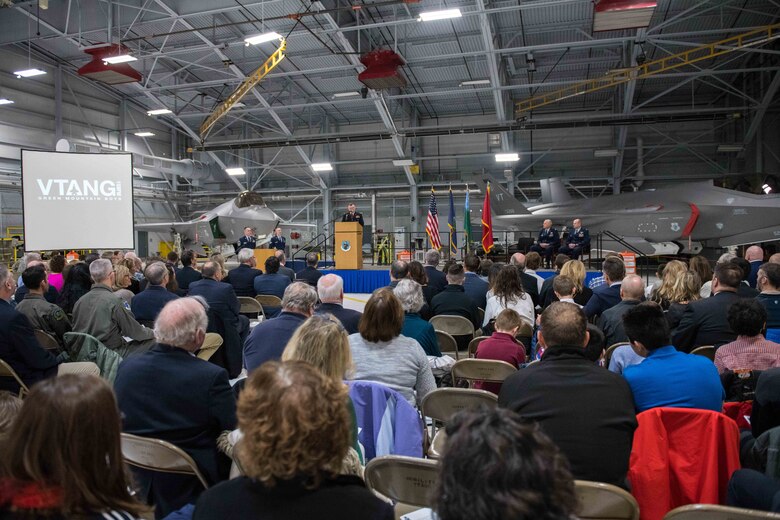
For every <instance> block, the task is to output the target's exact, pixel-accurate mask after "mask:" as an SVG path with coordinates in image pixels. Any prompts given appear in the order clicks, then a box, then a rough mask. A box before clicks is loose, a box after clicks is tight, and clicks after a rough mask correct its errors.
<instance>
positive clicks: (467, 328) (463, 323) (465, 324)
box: [430, 315, 474, 337]
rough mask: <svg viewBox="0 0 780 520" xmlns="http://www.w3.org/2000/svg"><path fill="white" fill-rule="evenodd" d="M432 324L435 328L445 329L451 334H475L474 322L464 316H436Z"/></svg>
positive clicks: (431, 320)
mask: <svg viewBox="0 0 780 520" xmlns="http://www.w3.org/2000/svg"><path fill="white" fill-rule="evenodd" d="M430 324H431V325H433V328H434V329H436V330H443V331H444V332H446V333H448V334H449V335H451V336H472V337H473V336H474V324H473V323H471V321H470V320H468V319H467V318H464V317H463V316H449V315H440V316H434V317H433V318H431V319H430Z"/></svg>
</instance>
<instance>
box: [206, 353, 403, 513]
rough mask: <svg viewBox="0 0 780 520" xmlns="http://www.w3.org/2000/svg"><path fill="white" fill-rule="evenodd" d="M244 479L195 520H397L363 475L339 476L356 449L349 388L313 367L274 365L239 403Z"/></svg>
mask: <svg viewBox="0 0 780 520" xmlns="http://www.w3.org/2000/svg"><path fill="white" fill-rule="evenodd" d="M238 426H239V428H240V429H241V431H242V432H243V434H244V436H243V438H242V440H241V442H240V443H239V444H238V445H237V446H236V451H237V456H238V459H239V461H240V462H241V467H242V468H243V470H244V473H245V476H242V477H239V478H235V479H233V480H229V481H226V482H222V483H220V484H218V485H216V486H215V487H213V488H211V489H209V490H207V491H205V492H204V493H203V494H202V495H201V496H200V498H199V499H198V502H197V503H196V505H195V513H194V515H193V519H194V520H212V519H213V520H224V519H226V518H241V519H248V520H252V519H263V520H277V519H279V520H282V519H285V520H287V519H293V518H296V519H297V518H311V519H315V518H316V519H331V518H332V519H342V518H350V519H355V520H363V519H365V520H369V519H370V520H391V519H392V518H394V515H393V507H392V506H391V505H390V504H387V503H385V502H383V501H381V500H379V499H378V498H377V497H375V496H374V495H373V494H372V493H371V492H370V491H369V490H368V489H366V487H365V485H364V484H363V481H362V480H361V479H360V478H359V477H355V476H351V475H350V476H347V475H339V471H340V468H341V463H342V460H343V459H344V456H345V455H346V453H347V450H348V448H349V445H350V432H349V412H348V411H347V389H346V388H345V387H344V385H343V383H341V382H340V381H336V380H334V379H333V378H331V377H328V376H325V375H324V374H323V373H322V372H320V371H319V370H317V369H316V368H314V367H312V366H311V365H309V364H308V363H304V362H301V361H287V362H284V363H278V362H276V361H269V362H266V363H264V364H262V365H261V366H260V367H259V368H257V369H256V370H255V371H254V372H252V374H251V375H250V376H249V378H248V379H247V383H246V386H245V387H244V390H243V392H241V396H240V398H239V400H238Z"/></svg>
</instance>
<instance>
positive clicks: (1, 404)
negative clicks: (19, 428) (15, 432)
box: [0, 390, 24, 452]
mask: <svg viewBox="0 0 780 520" xmlns="http://www.w3.org/2000/svg"><path fill="white" fill-rule="evenodd" d="M23 403H24V401H22V400H21V398H19V397H18V396H16V395H14V394H12V393H11V392H9V391H8V390H0V452H1V451H2V449H3V444H5V440H6V439H7V438H8V432H9V431H10V430H11V426H12V425H13V424H14V421H16V417H17V416H18V415H19V410H21V409H22V404H23Z"/></svg>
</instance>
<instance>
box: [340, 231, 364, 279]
mask: <svg viewBox="0 0 780 520" xmlns="http://www.w3.org/2000/svg"><path fill="white" fill-rule="evenodd" d="M333 256H334V259H335V261H336V269H362V268H363V226H361V225H360V224H359V223H357V222H336V247H335V254H334V255H333Z"/></svg>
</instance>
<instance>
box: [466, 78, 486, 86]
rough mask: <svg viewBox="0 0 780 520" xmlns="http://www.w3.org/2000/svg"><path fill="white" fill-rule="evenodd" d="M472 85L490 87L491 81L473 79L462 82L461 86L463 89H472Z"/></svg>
mask: <svg viewBox="0 0 780 520" xmlns="http://www.w3.org/2000/svg"><path fill="white" fill-rule="evenodd" d="M472 85H490V80H489V79H472V80H469V81H461V82H460V86H461V87H470V86H472Z"/></svg>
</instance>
